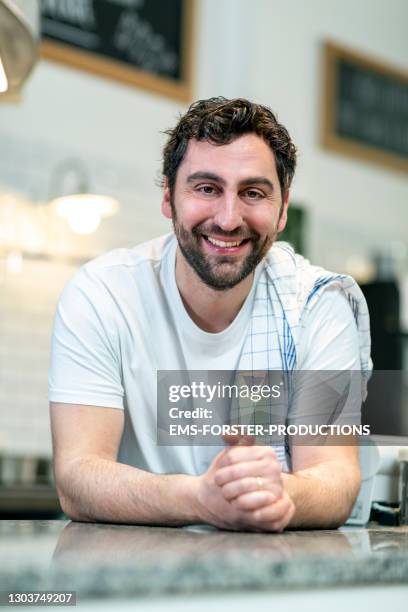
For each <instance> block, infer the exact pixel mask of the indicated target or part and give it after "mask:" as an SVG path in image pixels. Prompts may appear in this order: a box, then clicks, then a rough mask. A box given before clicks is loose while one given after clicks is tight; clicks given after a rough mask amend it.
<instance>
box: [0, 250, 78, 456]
mask: <svg viewBox="0 0 408 612" xmlns="http://www.w3.org/2000/svg"><path fill="white" fill-rule="evenodd" d="M0 265H1V266H2V275H1V280H0V288H1V300H0V338H1V343H0V407H1V409H0V454H17V455H25V456H30V455H33V456H45V457H46V456H49V455H50V454H51V436H50V430H49V418H48V399H47V378H48V366H49V354H50V342H51V333H52V324H53V317H54V312H55V307H56V304H57V301H58V297H59V295H60V293H61V291H62V289H63V287H64V285H65V284H66V282H67V281H68V279H69V278H70V277H71V276H72V275H73V274H74V272H75V269H76V268H75V267H74V266H72V265H70V264H63V263H59V262H53V261H41V260H26V261H24V262H23V269H22V271H21V272H20V273H18V274H10V273H8V274H7V273H6V271H5V269H4V268H5V262H4V260H3V261H1V260H0Z"/></svg>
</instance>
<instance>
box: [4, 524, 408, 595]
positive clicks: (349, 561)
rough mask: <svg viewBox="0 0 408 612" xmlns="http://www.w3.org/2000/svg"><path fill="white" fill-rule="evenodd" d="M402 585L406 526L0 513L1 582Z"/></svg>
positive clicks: (8, 585)
mask: <svg viewBox="0 0 408 612" xmlns="http://www.w3.org/2000/svg"><path fill="white" fill-rule="evenodd" d="M391 583H393V584H407V583H408V527H378V526H370V527H369V528H366V529H364V528H342V529H340V530H327V531H325V530H322V531H287V532H284V533H282V534H255V533H234V532H226V531H218V530H215V529H212V528H206V527H205V526H197V527H188V528H182V529H178V528H166V527H143V526H133V525H109V524H101V523H97V524H95V523H74V522H70V521H7V520H5V521H0V590H2V591H6V590H10V591H22V590H23V591H31V590H37V591H38V590H75V591H77V595H80V596H81V598H82V599H83V598H98V597H104V598H106V597H114V598H117V597H130V596H137V595H164V594H170V593H174V594H176V593H177V594H187V593H188V594H191V593H204V592H205V593H208V592H226V591H228V592H230V591H232V590H234V592H236V591H237V590H246V591H251V590H257V591H259V590H265V591H266V590H280V589H292V588H305V587H307V588H316V587H322V586H333V585H336V586H346V585H371V584H373V585H374V584H375V585H378V584H391Z"/></svg>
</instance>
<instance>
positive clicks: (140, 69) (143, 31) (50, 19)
mask: <svg viewBox="0 0 408 612" xmlns="http://www.w3.org/2000/svg"><path fill="white" fill-rule="evenodd" d="M192 10H193V0H41V33H42V45H41V47H42V55H43V56H44V57H46V58H48V59H53V60H56V61H60V62H63V63H68V64H70V65H72V66H75V67H78V68H81V69H85V70H90V71H92V72H94V73H97V74H100V75H103V76H108V77H111V78H115V79H118V80H120V81H122V82H125V83H129V84H133V85H136V86H141V87H144V88H146V89H150V90H152V91H155V92H157V93H162V94H165V95H170V96H172V97H175V98H177V99H180V100H183V101H188V100H190V99H191V79H190V66H191V39H192V34H191V29H192V21H193V20H192Z"/></svg>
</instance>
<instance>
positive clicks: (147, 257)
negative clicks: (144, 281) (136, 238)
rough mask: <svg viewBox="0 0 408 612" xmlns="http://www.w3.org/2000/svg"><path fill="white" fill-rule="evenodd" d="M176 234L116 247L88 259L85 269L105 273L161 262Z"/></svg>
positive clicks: (90, 271) (95, 272)
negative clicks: (113, 269)
mask: <svg viewBox="0 0 408 612" xmlns="http://www.w3.org/2000/svg"><path fill="white" fill-rule="evenodd" d="M174 239H175V238H174V234H172V233H170V234H165V235H164V236H160V237H158V238H154V239H153V240H149V241H147V242H144V243H142V244H139V245H137V246H135V247H134V248H132V249H125V248H121V249H114V250H113V251H110V252H108V253H104V254H103V255H100V256H99V257H96V258H95V259H92V260H91V261H88V262H87V263H86V264H85V265H84V266H83V269H84V270H86V271H87V272H89V273H91V274H103V272H104V271H107V270H109V269H111V268H135V267H138V266H143V265H152V266H154V265H155V264H156V263H158V262H160V261H161V259H162V258H163V256H164V255H165V253H166V251H167V249H168V248H169V246H170V245H171V243H172V242H173V241H174Z"/></svg>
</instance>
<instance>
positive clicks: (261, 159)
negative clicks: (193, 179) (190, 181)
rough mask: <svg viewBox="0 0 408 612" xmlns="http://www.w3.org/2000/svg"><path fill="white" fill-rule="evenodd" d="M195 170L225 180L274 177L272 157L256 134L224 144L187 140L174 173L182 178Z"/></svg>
mask: <svg viewBox="0 0 408 612" xmlns="http://www.w3.org/2000/svg"><path fill="white" fill-rule="evenodd" d="M198 171H208V172H212V173H214V174H218V175H220V176H222V177H223V178H225V179H226V180H228V181H234V180H237V181H238V180H242V179H243V178H245V177H253V176H265V177H268V178H270V179H276V178H277V173H276V164H275V156H274V154H273V152H272V150H271V149H270V147H269V146H268V145H267V144H266V142H265V141H264V140H263V138H261V137H260V136H257V135H256V134H244V135H243V136H239V137H238V138H236V139H235V140H233V141H232V142H230V143H229V144H226V145H215V144H212V143H210V142H207V141H205V140H190V142H189V143H188V147H187V151H186V154H185V156H184V159H183V161H182V163H181V164H180V167H179V171H178V175H179V178H181V179H182V178H186V177H187V176H189V175H190V174H192V173H194V172H198Z"/></svg>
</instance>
